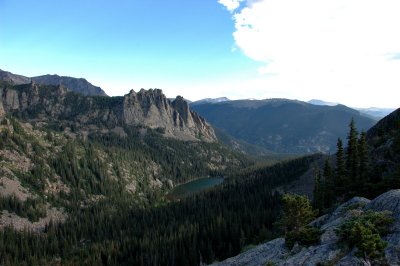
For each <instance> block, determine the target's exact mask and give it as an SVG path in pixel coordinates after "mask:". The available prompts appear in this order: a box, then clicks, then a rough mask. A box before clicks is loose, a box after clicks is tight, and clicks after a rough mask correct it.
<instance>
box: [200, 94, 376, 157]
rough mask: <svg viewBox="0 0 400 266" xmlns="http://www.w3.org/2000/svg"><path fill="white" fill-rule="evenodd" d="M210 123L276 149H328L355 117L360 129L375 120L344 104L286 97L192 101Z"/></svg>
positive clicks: (234, 134)
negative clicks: (319, 102) (328, 103)
mask: <svg viewBox="0 0 400 266" xmlns="http://www.w3.org/2000/svg"><path fill="white" fill-rule="evenodd" d="M192 107H193V109H195V110H196V111H197V112H199V113H200V114H201V115H202V116H204V117H205V118H206V119H207V120H208V121H209V122H210V123H211V124H212V125H213V126H215V127H218V128H220V129H222V130H224V131H225V132H226V133H228V134H230V135H232V136H233V137H235V138H236V139H240V140H244V141H246V142H248V143H251V144H253V145H257V146H260V147H263V148H265V149H267V150H270V151H273V152H278V153H313V152H324V153H330V152H332V151H334V150H335V146H336V141H337V138H338V137H341V138H343V139H345V138H346V134H347V125H348V124H349V122H350V120H351V118H354V119H355V121H356V124H357V126H358V128H359V129H360V130H367V129H369V128H370V127H371V126H373V125H374V124H375V121H374V120H373V119H371V118H369V117H366V116H364V115H361V114H360V112H359V111H357V110H354V109H351V108H349V107H346V106H344V105H336V106H318V105H312V104H309V103H306V102H302V101H297V100H288V99H266V100H235V101H227V102H221V103H204V104H199V105H193V106H192Z"/></svg>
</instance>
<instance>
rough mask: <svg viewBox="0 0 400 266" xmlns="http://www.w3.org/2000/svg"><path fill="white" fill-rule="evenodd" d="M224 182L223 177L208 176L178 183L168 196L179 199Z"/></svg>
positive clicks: (171, 198)
mask: <svg viewBox="0 0 400 266" xmlns="http://www.w3.org/2000/svg"><path fill="white" fill-rule="evenodd" d="M222 182H224V178H222V177H206V178H200V179H196V180H193V181H190V182H187V183H185V184H182V185H178V186H176V187H174V188H173V189H172V191H171V192H170V193H168V195H167V198H168V199H170V200H178V199H182V198H184V197H187V196H189V195H191V194H194V193H197V192H200V191H203V190H206V189H209V188H212V187H214V186H216V185H219V184H221V183H222Z"/></svg>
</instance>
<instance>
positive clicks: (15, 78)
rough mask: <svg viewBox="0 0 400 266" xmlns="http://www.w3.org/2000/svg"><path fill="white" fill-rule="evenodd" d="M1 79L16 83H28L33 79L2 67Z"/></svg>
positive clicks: (0, 71)
mask: <svg viewBox="0 0 400 266" xmlns="http://www.w3.org/2000/svg"><path fill="white" fill-rule="evenodd" d="M0 80H4V81H7V82H10V83H12V84H15V85H20V84H26V83H29V82H31V79H30V78H28V77H24V76H21V75H16V74H13V73H11V72H8V71H4V70H1V69H0Z"/></svg>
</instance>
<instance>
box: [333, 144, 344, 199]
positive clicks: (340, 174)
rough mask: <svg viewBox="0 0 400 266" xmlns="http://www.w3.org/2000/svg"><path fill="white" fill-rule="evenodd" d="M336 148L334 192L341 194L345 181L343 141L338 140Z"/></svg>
mask: <svg viewBox="0 0 400 266" xmlns="http://www.w3.org/2000/svg"><path fill="white" fill-rule="evenodd" d="M336 147H337V151H336V171H335V174H336V178H335V188H336V189H335V190H336V193H337V192H343V188H344V182H345V180H346V168H345V161H344V150H343V141H342V139H341V138H338V140H337V145H336Z"/></svg>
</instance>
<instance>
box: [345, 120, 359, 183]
mask: <svg viewBox="0 0 400 266" xmlns="http://www.w3.org/2000/svg"><path fill="white" fill-rule="evenodd" d="M349 127H350V131H349V135H348V136H347V149H346V170H347V174H348V178H349V179H350V181H351V182H352V183H353V182H354V181H356V180H357V178H358V163H359V162H358V161H359V160H358V132H357V129H356V126H355V122H354V119H353V118H352V119H351V122H350V125H349Z"/></svg>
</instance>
